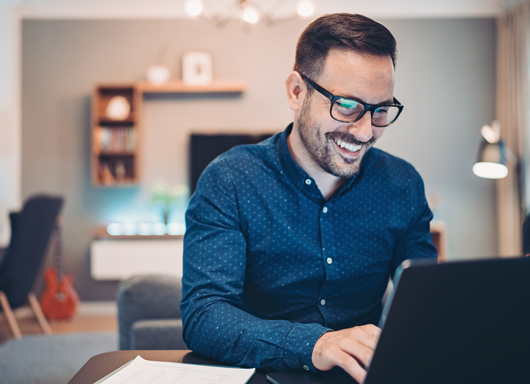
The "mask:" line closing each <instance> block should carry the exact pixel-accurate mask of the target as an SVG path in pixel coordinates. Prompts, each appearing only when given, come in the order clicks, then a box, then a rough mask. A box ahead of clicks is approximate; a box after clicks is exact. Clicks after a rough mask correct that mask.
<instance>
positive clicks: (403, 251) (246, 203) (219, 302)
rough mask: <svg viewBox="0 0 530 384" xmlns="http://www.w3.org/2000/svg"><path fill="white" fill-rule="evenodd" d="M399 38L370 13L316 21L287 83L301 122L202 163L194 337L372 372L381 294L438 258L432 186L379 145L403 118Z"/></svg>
mask: <svg viewBox="0 0 530 384" xmlns="http://www.w3.org/2000/svg"><path fill="white" fill-rule="evenodd" d="M395 59H396V42H395V39H394V37H393V36H392V34H391V33H390V32H389V31H388V30H387V29H386V28H385V27H384V26H382V25H381V24H379V23H377V22H375V21H373V20H371V19H369V18H366V17H364V16H361V15H352V14H332V15H326V16H323V17H320V18H318V19H316V20H315V21H313V22H312V23H311V24H310V25H309V26H308V27H307V28H306V29H305V30H304V32H303V33H302V35H301V36H300V39H299V41H298V44H297V48H296V62H295V66H294V71H293V72H292V73H291V74H290V75H289V76H288V77H287V80H286V89H287V98H288V103H289V106H290V108H291V109H292V110H293V111H294V123H293V124H291V125H289V126H288V127H287V128H286V130H285V131H283V132H281V133H278V134H276V135H275V136H273V137H272V138H270V139H268V140H266V141H264V142H262V143H260V144H258V145H251V146H241V147H237V148H234V149H232V150H230V151H228V152H226V153H225V154H223V155H221V156H219V157H218V158H217V159H216V160H214V161H213V162H212V163H211V164H210V165H209V166H208V168H207V169H206V170H205V171H204V173H203V175H202V176H201V178H200V180H199V183H198V185H197V190H196V192H195V194H194V195H193V197H192V199H191V201H190V205H189V208H188V212H187V214H186V224H187V231H186V235H185V237H184V275H183V279H182V282H183V299H182V302H181V308H182V316H183V322H184V338H185V340H186V343H187V344H188V346H189V347H190V348H191V349H192V350H194V351H196V352H198V353H201V354H204V355H207V356H211V357H213V358H215V359H218V360H221V361H224V362H227V363H230V364H234V365H238V366H247V367H257V368H265V369H272V370H286V369H305V370H310V371H315V370H329V369H331V368H332V367H334V366H340V367H342V368H343V369H345V370H346V371H347V372H348V373H349V374H350V375H352V376H353V377H354V378H355V379H356V380H358V381H362V380H363V379H364V377H365V375H366V371H365V369H366V367H367V366H368V364H369V363H370V360H371V357H372V355H373V351H374V349H375V346H376V344H377V340H378V337H379V333H380V330H379V329H378V328H377V327H376V326H375V324H377V323H378V320H379V317H380V315H381V309H382V308H381V299H382V297H383V294H384V292H385V288H386V286H387V283H388V279H389V277H391V276H393V274H394V272H395V270H396V268H397V266H398V265H399V264H400V263H401V262H402V261H403V260H405V259H411V258H435V257H436V249H435V248H434V246H433V244H432V242H431V237H430V232H429V223H430V220H431V219H432V214H431V211H430V210H429V207H428V205H427V202H426V199H425V193H424V187H423V182H422V179H421V177H420V176H419V174H418V173H417V172H416V170H415V169H414V168H413V167H412V166H411V165H410V164H408V163H407V162H405V161H403V160H401V159H398V158H396V157H394V156H391V155H389V154H387V153H385V152H383V151H380V150H378V149H376V148H372V146H373V145H374V143H375V142H376V141H377V139H378V138H379V137H381V135H382V134H383V133H384V131H385V129H390V128H387V127H389V126H390V125H391V124H392V123H394V121H395V120H396V119H397V118H398V117H399V115H400V113H401V111H402V109H403V106H402V105H401V104H400V103H399V101H398V100H397V99H396V98H395V97H394V67H395Z"/></svg>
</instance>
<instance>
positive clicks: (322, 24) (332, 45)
mask: <svg viewBox="0 0 530 384" xmlns="http://www.w3.org/2000/svg"><path fill="white" fill-rule="evenodd" d="M396 45H397V44H396V39H395V38H394V36H393V35H392V33H390V31H389V30H388V29H387V28H386V27H385V26H383V25H382V24H379V23H378V22H376V21H374V20H372V19H370V18H368V17H366V16H363V15H357V14H351V13H333V14H330V15H324V16H321V17H319V18H318V19H316V20H314V21H312V22H311V23H310V24H309V25H308V26H307V28H306V29H305V30H304V31H303V32H302V34H301V35H300V38H299V39H298V43H297V45H296V58H295V63H294V70H295V71H297V72H298V73H302V74H304V75H306V76H307V77H309V78H312V79H317V78H318V76H320V74H321V73H322V71H323V70H324V64H325V62H326V57H327V55H328V52H329V50H330V49H342V50H353V51H357V52H362V53H370V54H373V55H376V56H390V57H391V58H392V64H393V65H394V66H396V52H397V49H396Z"/></svg>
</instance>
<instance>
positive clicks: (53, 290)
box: [40, 267, 79, 320]
mask: <svg viewBox="0 0 530 384" xmlns="http://www.w3.org/2000/svg"><path fill="white" fill-rule="evenodd" d="M44 280H45V282H46V288H45V290H44V292H43V293H42V296H41V297H40V306H41V308H42V312H44V315H45V316H46V317H47V318H48V319H54V320H59V319H68V318H70V317H72V316H73V315H74V314H75V311H76V309H77V304H78V303H79V296H78V295H77V292H76V291H74V288H73V286H72V282H73V277H72V276H71V275H68V274H66V275H63V276H62V277H61V278H59V274H58V272H57V269H56V268H55V267H50V268H46V270H45V271H44Z"/></svg>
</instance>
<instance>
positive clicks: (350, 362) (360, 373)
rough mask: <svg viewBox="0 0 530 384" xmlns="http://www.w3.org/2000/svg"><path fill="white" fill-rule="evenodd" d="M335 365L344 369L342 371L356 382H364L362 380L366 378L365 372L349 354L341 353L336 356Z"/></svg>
mask: <svg viewBox="0 0 530 384" xmlns="http://www.w3.org/2000/svg"><path fill="white" fill-rule="evenodd" d="M335 364H336V365H337V366H339V367H341V368H342V369H344V371H346V373H348V375H350V376H351V377H353V378H354V379H355V380H356V381H357V382H359V383H362V382H364V379H365V378H366V371H365V370H364V368H363V367H361V365H360V364H359V362H358V361H357V360H356V359H355V358H353V357H352V356H350V355H349V354H347V353H342V354H340V355H339V356H337V361H336V362H335Z"/></svg>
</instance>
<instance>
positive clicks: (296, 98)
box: [285, 71, 307, 111]
mask: <svg viewBox="0 0 530 384" xmlns="http://www.w3.org/2000/svg"><path fill="white" fill-rule="evenodd" d="M285 89H286V91H287V102H288V103H289V108H291V110H292V111H299V110H300V109H301V108H302V103H303V101H304V97H305V94H306V92H307V88H306V85H305V82H304V80H303V79H302V77H301V76H300V74H299V73H298V72H296V71H293V72H291V73H290V74H289V76H287V79H285Z"/></svg>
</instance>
